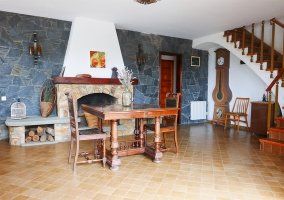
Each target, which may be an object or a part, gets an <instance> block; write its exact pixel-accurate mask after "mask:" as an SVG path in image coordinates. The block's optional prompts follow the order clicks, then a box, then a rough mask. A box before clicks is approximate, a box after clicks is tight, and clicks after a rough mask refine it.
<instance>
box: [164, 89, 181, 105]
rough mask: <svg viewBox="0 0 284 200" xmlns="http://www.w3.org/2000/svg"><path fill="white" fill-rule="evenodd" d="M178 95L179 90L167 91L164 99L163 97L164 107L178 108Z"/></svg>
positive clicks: (179, 94)
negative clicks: (176, 91) (174, 91)
mask: <svg viewBox="0 0 284 200" xmlns="http://www.w3.org/2000/svg"><path fill="white" fill-rule="evenodd" d="M180 96H181V93H180V92H178V93H171V92H167V94H166V99H165V101H166V102H165V105H166V107H171V108H178V107H179V102H180Z"/></svg>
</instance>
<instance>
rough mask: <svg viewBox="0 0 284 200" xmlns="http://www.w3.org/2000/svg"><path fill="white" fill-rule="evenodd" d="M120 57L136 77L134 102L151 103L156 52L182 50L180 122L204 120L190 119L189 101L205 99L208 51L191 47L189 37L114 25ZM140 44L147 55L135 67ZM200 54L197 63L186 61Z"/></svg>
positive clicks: (155, 100) (154, 94) (155, 83)
mask: <svg viewBox="0 0 284 200" xmlns="http://www.w3.org/2000/svg"><path fill="white" fill-rule="evenodd" d="M116 31H117V36H118V40H119V44H120V49H121V53H122V56H123V61H124V64H125V66H126V67H128V68H129V69H131V70H132V71H133V75H134V76H135V77H136V78H138V80H139V81H138V85H137V86H135V90H134V103H144V104H154V105H158V102H159V96H158V94H159V84H160V81H159V75H160V71H159V53H160V52H169V53H177V54H182V108H181V112H182V119H181V123H182V124H190V123H196V122H198V123H200V122H205V121H206V120H190V101H196V100H198V101H207V90H208V51H202V50H198V49H193V48H192V40H187V39H181V38H173V37H167V36H161V35H153V34H145V33H140V32H134V31H128V30H120V29H117V30H116ZM138 44H142V47H143V50H144V53H145V54H146V55H147V61H146V65H145V66H142V67H141V70H138V66H137V64H136V54H135V53H136V52H137V51H138ZM191 55H194V56H200V62H201V66H200V67H192V66H191V65H190V56H191Z"/></svg>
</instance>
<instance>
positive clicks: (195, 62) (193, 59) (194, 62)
mask: <svg viewBox="0 0 284 200" xmlns="http://www.w3.org/2000/svg"><path fill="white" fill-rule="evenodd" d="M190 60H191V66H194V67H199V66H200V57H199V56H191V59H190Z"/></svg>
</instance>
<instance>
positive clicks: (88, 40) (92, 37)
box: [64, 17, 124, 78]
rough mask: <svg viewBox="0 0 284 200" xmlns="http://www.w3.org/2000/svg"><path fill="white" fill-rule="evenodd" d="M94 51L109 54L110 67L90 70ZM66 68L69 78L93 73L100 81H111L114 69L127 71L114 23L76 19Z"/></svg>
mask: <svg viewBox="0 0 284 200" xmlns="http://www.w3.org/2000/svg"><path fill="white" fill-rule="evenodd" d="M90 51H102V52H105V57H106V68H91V67H90ZM64 66H65V67H66V69H65V73H64V76H65V77H75V76H76V75H77V74H91V75H92V77H96V78H110V77H111V73H112V70H111V69H112V68H113V67H117V68H118V69H122V68H124V63H123V59H122V55H121V51H120V46H119V42H118V38H117V34H116V29H115V26H114V24H113V23H108V22H102V21H96V20H91V19H86V18H81V17H77V18H75V19H74V21H73V22H72V28H71V32H70V37H69V42H68V46H67V50H66V56H65V60H64Z"/></svg>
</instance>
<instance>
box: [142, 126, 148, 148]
mask: <svg viewBox="0 0 284 200" xmlns="http://www.w3.org/2000/svg"><path fill="white" fill-rule="evenodd" d="M143 132H144V144H145V146H146V145H147V129H146V128H145V126H144V129H143Z"/></svg>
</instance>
